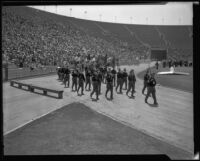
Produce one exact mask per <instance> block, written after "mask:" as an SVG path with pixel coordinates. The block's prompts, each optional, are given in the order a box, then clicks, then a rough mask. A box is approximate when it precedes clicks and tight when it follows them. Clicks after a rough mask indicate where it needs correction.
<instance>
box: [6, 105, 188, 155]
mask: <svg viewBox="0 0 200 161" xmlns="http://www.w3.org/2000/svg"><path fill="white" fill-rule="evenodd" d="M4 153H5V155H20V154H22V155H26V154H30V155H32V154H33V155H34V154H37V155H43V154H134V155H135V154H166V155H167V156H168V157H170V158H172V159H180V158H190V157H191V156H190V154H189V153H187V152H185V151H183V150H181V149H179V148H176V147H174V146H172V145H169V144H167V143H165V142H162V141H160V140H157V139H155V138H153V137H151V136H148V135H146V134H144V133H142V132H140V131H138V130H135V129H132V128H130V127H127V126H125V125H123V124H121V123H119V122H116V121H114V120H112V119H110V118H108V117H106V116H104V115H101V114H99V113H97V112H95V111H93V110H91V109H90V108H89V107H87V106H85V105H83V104H81V103H72V104H69V105H67V106H65V107H63V108H61V109H59V110H57V111H54V112H53V113H50V114H48V115H46V116H44V117H42V118H40V119H38V120H35V121H33V122H32V123H31V124H28V125H26V126H24V127H22V128H20V129H18V130H16V131H14V132H12V133H10V134H8V135H6V136H5V137H4Z"/></svg>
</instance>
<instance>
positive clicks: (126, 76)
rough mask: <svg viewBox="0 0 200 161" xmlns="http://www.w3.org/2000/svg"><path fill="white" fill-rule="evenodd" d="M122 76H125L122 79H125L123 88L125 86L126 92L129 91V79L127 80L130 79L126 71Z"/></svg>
mask: <svg viewBox="0 0 200 161" xmlns="http://www.w3.org/2000/svg"><path fill="white" fill-rule="evenodd" d="M122 75H123V78H122V79H123V84H122V87H123V85H124V84H125V90H127V82H128V79H127V78H128V74H127V72H126V71H124V72H123V74H122Z"/></svg>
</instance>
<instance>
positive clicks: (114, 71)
mask: <svg viewBox="0 0 200 161" xmlns="http://www.w3.org/2000/svg"><path fill="white" fill-rule="evenodd" d="M111 73H112V74H113V85H114V87H115V82H116V74H117V72H116V70H115V68H113V69H112V71H111Z"/></svg>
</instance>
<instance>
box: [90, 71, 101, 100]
mask: <svg viewBox="0 0 200 161" xmlns="http://www.w3.org/2000/svg"><path fill="white" fill-rule="evenodd" d="M92 86H93V90H92V92H91V93H90V97H91V98H92V95H93V94H94V92H95V93H96V99H97V100H98V99H99V91H98V75H97V74H95V73H94V74H93V75H92Z"/></svg>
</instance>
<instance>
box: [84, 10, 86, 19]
mask: <svg viewBox="0 0 200 161" xmlns="http://www.w3.org/2000/svg"><path fill="white" fill-rule="evenodd" d="M84 13H85V19H86V18H87V17H86V14H87V11H85V12H84Z"/></svg>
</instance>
